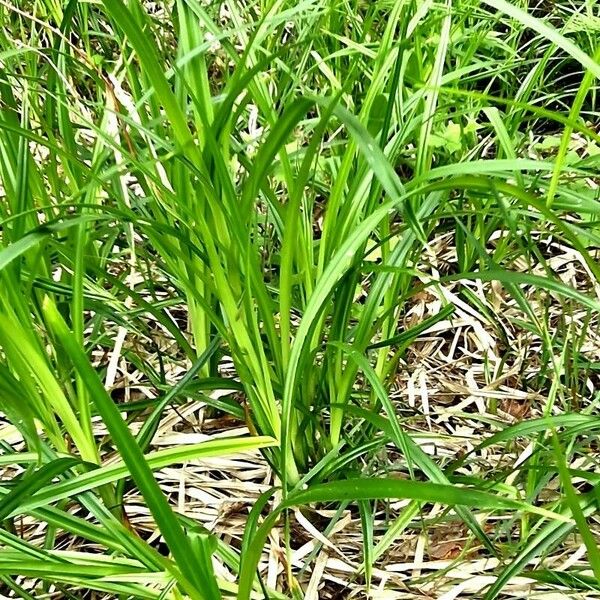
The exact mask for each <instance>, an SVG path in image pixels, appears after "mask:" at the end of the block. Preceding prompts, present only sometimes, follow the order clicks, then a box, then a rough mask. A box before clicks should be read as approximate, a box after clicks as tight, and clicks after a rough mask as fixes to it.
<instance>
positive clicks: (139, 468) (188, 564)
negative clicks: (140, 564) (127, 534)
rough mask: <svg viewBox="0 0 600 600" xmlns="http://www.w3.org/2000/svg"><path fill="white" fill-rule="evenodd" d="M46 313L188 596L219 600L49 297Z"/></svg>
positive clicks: (137, 448) (124, 426) (138, 453)
mask: <svg viewBox="0 0 600 600" xmlns="http://www.w3.org/2000/svg"><path fill="white" fill-rule="evenodd" d="M43 312H44V316H45V318H46V322H47V323H48V324H49V326H50V327H51V329H52V332H53V333H54V335H55V336H56V337H57V339H58V340H59V342H60V344H61V345H62V347H63V348H64V350H65V352H66V353H67V355H68V356H69V358H70V359H71V361H72V362H73V365H74V366H75V368H76V370H77V372H78V373H79V375H80V376H81V378H82V380H83V381H84V382H85V384H86V386H87V388H88V390H89V393H90V398H91V399H92V401H93V402H94V404H95V405H96V408H97V409H98V412H99V414H100V415H101V416H102V419H103V421H104V423H105V424H106V427H107V428H108V431H109V432H110V434H111V437H112V440H113V441H114V443H115V445H116V446H117V448H118V449H119V452H120V454H121V456H122V457H123V461H124V463H125V465H126V466H127V468H128V470H129V472H130V473H131V476H132V478H133V480H134V481H135V483H136V484H137V486H138V487H139V490H140V492H141V494H142V495H143V496H144V499H145V500H146V503H147V505H148V508H149V509H150V512H151V513H152V516H153V517H154V519H155V521H156V524H157V525H158V528H159V530H160V532H161V533H162V535H163V537H164V538H165V541H166V543H167V545H168V547H169V549H170V551H171V552H172V554H173V558H174V559H175V561H176V563H177V566H178V567H179V568H180V569H181V574H182V575H183V577H184V578H185V579H183V581H181V583H182V585H183V586H184V588H185V589H186V591H187V593H189V594H190V596H191V597H192V598H198V599H202V600H204V599H206V600H219V599H218V598H214V599H213V597H212V596H208V595H206V594H205V593H204V590H205V582H204V578H205V577H206V576H208V574H205V573H201V572H200V571H199V569H198V565H197V563H196V561H195V560H194V555H193V551H192V549H191V547H190V543H189V540H188V538H187V537H186V535H185V533H184V531H183V530H182V528H181V526H180V524H179V521H178V520H177V518H176V517H175V514H174V513H173V510H172V508H171V506H170V505H169V503H168V502H167V499H166V498H165V496H164V494H163V492H162V490H161V489H160V486H159V485H158V483H157V482H156V480H155V479H154V476H153V475H152V470H151V469H150V467H149V466H148V463H147V462H146V460H145V458H144V454H143V452H142V451H141V450H140V447H139V446H138V445H137V443H136V441H135V438H134V437H133V435H132V434H131V432H130V431H129V429H128V427H127V425H126V424H125V422H124V421H123V418H122V417H121V414H120V412H119V409H118V408H117V407H116V406H115V404H114V402H113V400H112V399H111V397H110V396H109V395H108V392H107V391H106V389H105V388H104V385H103V384H102V382H101V381H100V379H99V377H98V374H97V373H96V371H95V370H94V369H93V367H92V366H91V365H90V362H89V360H88V358H87V356H86V355H85V352H84V351H83V350H82V348H81V347H80V346H79V344H78V343H77V340H76V339H75V338H74V337H73V334H72V333H71V332H70V331H69V330H68V328H67V326H66V324H65V322H64V320H63V318H62V317H61V315H60V313H59V312H58V310H57V309H56V306H55V305H54V303H53V302H51V301H50V299H49V298H48V297H45V298H44V301H43Z"/></svg>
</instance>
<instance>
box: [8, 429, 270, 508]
mask: <svg viewBox="0 0 600 600" xmlns="http://www.w3.org/2000/svg"><path fill="white" fill-rule="evenodd" d="M275 444H276V441H275V440H274V439H273V438H268V437H248V438H224V439H218V440H209V441H206V442H201V443H199V444H191V445H189V446H183V447H181V446H177V447H174V448H168V449H166V450H158V451H157V452H151V453H149V454H147V455H146V463H147V466H148V468H149V469H151V470H152V471H156V470H158V469H162V468H164V467H168V466H170V465H174V464H181V463H185V462H188V461H190V460H199V459H202V458H209V457H211V456H223V455H225V454H236V453H238V452H247V451H249V450H256V449H259V448H267V447H270V446H274V445H275ZM129 475H130V471H129V468H128V466H127V463H126V461H124V460H121V461H119V462H116V463H114V464H111V465H106V466H104V467H98V468H95V469H93V470H91V471H89V472H87V473H84V474H82V475H77V476H75V477H73V478H71V479H68V480H67V481H61V482H60V483H56V484H53V485H52V486H51V487H49V488H48V489H47V490H42V491H39V492H38V493H36V494H34V495H33V496H32V497H30V498H28V499H25V500H24V501H23V502H22V504H21V505H20V506H19V512H26V511H30V510H32V509H34V508H39V507H41V506H45V505H47V504H50V503H52V502H57V501H58V500H62V499H64V498H70V497H73V496H76V495H77V494H82V493H84V492H86V491H89V490H92V489H94V488H97V487H99V486H101V485H105V484H107V483H114V482H115V481H118V480H119V479H123V478H125V477H129Z"/></svg>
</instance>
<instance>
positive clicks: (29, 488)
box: [0, 457, 80, 521]
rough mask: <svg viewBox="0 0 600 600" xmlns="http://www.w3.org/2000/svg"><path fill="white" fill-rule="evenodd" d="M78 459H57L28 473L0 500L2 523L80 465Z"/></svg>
mask: <svg viewBox="0 0 600 600" xmlns="http://www.w3.org/2000/svg"><path fill="white" fill-rule="evenodd" d="M79 463H80V461H79V460H78V459H76V458H66V457H65V458H57V459H56V460H53V461H51V462H49V463H47V464H45V465H43V466H41V467H40V468H39V469H35V470H34V471H33V472H32V473H28V474H27V475H25V477H24V478H23V479H21V480H19V482H18V483H17V485H16V486H15V487H14V488H13V489H12V490H11V491H10V492H9V493H8V494H6V496H4V497H3V498H2V499H1V500H0V521H4V519H6V518H7V517H8V516H9V515H10V514H11V513H12V512H13V511H14V510H15V509H16V508H17V507H20V506H21V505H22V503H23V501H25V500H26V499H27V498H28V497H30V496H31V495H33V494H35V492H37V491H38V490H39V489H41V488H43V487H45V486H46V485H47V484H48V483H50V482H51V481H52V480H53V479H54V478H55V477H56V476H57V475H60V474H62V473H64V472H65V471H66V470H68V469H70V468H71V467H73V466H75V465H77V464H79Z"/></svg>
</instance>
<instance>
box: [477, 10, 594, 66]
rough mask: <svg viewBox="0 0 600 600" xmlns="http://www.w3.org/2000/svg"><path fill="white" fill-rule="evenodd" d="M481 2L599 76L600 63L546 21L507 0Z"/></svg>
mask: <svg viewBox="0 0 600 600" xmlns="http://www.w3.org/2000/svg"><path fill="white" fill-rule="evenodd" d="M483 2H484V3H485V4H488V5H489V6H492V7H494V8H495V9H496V10H499V11H501V12H503V13H504V14H506V15H508V16H509V17H512V18H513V19H515V20H516V21H519V22H520V23H522V24H523V25H525V27H529V28H530V29H532V30H533V31H535V32H537V33H538V34H540V35H542V36H544V37H545V38H546V39H548V40H550V41H551V42H552V43H553V44H556V45H557V46H558V47H559V48H561V49H562V50H564V51H565V52H566V53H567V54H570V55H571V56H572V57H573V58H574V59H575V60H576V61H578V62H579V63H580V64H581V65H582V66H583V67H585V68H586V69H588V70H589V71H590V72H591V73H593V74H594V76H595V77H597V78H600V64H599V63H597V62H596V61H595V60H594V59H593V58H591V57H590V56H588V55H587V54H586V53H585V52H584V51H583V50H581V48H579V47H578V46H577V45H576V44H574V43H573V42H572V41H571V40H569V39H568V38H566V37H565V36H564V35H562V34H561V33H560V32H559V31H558V30H556V29H555V28H554V27H552V26H550V25H548V23H547V22H546V21H542V20H541V19H538V18H536V17H534V16H533V15H530V14H529V13H528V12H527V11H525V10H523V9H522V8H519V7H518V6H515V5H514V4H511V3H510V2H507V0H483Z"/></svg>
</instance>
